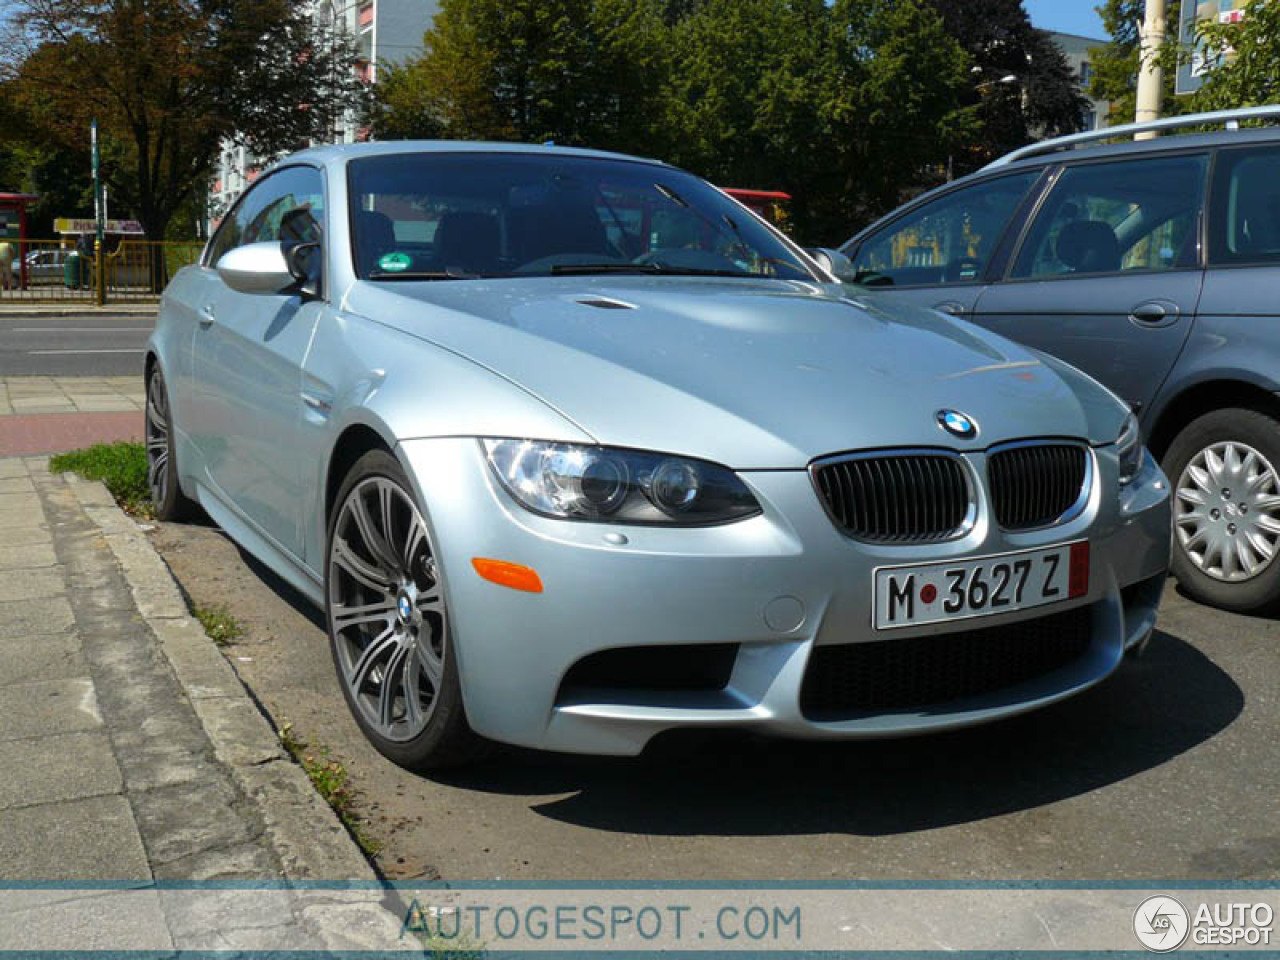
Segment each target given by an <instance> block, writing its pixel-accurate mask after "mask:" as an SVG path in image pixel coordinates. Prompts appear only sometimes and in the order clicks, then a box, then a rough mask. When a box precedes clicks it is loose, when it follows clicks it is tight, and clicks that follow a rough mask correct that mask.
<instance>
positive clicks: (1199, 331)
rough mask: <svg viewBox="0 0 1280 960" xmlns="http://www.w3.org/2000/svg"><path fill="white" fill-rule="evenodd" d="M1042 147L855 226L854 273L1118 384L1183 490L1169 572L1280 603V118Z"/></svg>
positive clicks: (1232, 598)
mask: <svg viewBox="0 0 1280 960" xmlns="http://www.w3.org/2000/svg"><path fill="white" fill-rule="evenodd" d="M1277 117H1280V107H1264V108H1257V109H1252V110H1239V111H1225V112H1221V113H1215V114H1208V115H1199V116H1187V117H1181V118H1174V119H1172V120H1165V121H1160V122H1158V123H1157V124H1156V125H1154V127H1153V125H1145V126H1138V125H1131V126H1126V127H1117V128H1112V129H1110V130H1106V131H1105V132H1099V131H1095V132H1093V133H1088V134H1079V135H1076V136H1072V137H1065V138H1061V139H1059V140H1051V141H1047V142H1044V143H1039V144H1034V145H1032V146H1030V147H1027V148H1024V149H1023V150H1020V151H1017V152H1015V153H1013V154H1011V155H1010V156H1008V157H1006V158H1003V159H1001V160H999V161H997V162H996V163H994V164H992V165H990V166H989V167H987V168H986V169H984V170H982V171H980V172H978V173H976V174H974V175H973V176H970V177H967V178H965V179H963V180H958V181H956V182H954V183H949V184H947V185H945V186H944V187H941V188H939V189H937V190H935V191H933V192H932V193H929V194H926V195H925V196H922V197H920V198H919V199H918V200H916V201H915V202H913V203H910V204H908V205H906V206H904V207H903V208H901V209H899V210H897V211H895V212H893V213H891V214H889V215H888V216H887V217H884V218H883V219H882V220H880V221H878V222H877V223H874V224H872V225H871V226H869V227H867V228H866V229H865V230H863V231H861V232H860V233H859V234H858V235H857V236H855V237H854V238H853V239H852V240H850V241H849V242H848V243H847V244H846V245H845V246H844V247H843V248H842V252H843V253H844V254H845V255H846V256H847V257H848V258H849V260H850V261H852V265H851V267H849V268H847V269H849V270H851V274H850V279H855V280H857V281H859V282H862V283H865V284H870V285H874V286H875V288H876V289H877V290H881V291H885V292H886V293H887V294H888V296H889V297H890V298H891V299H893V300H895V301H897V302H901V303H914V304H919V305H922V306H928V307H933V308H935V309H937V310H942V311H944V312H946V313H949V314H952V315H954V316H957V317H963V318H965V319H967V320H971V321H973V322H974V323H976V324H979V325H981V326H983V327H986V328H988V329H990V330H993V331H995V332H997V333H1001V334H1003V335H1005V336H1008V337H1010V338H1012V339H1014V340H1018V341H1020V342H1022V343H1024V344H1027V345H1029V346H1032V347H1035V348H1038V349H1040V350H1044V351H1046V352H1048V353H1051V354H1053V355H1054V356H1057V357H1060V358H1061V359H1063V360H1066V361H1067V362H1069V363H1071V364H1073V365H1075V366H1077V367H1079V368H1080V369H1082V370H1084V371H1086V372H1087V373H1089V374H1091V375H1093V376H1094V377H1096V378H1097V379H1098V380H1100V381H1101V382H1102V383H1104V384H1106V385H1107V386H1109V387H1110V388H1111V389H1112V390H1114V391H1115V392H1116V393H1117V394H1118V395H1119V396H1121V397H1122V398H1123V399H1124V400H1125V401H1126V402H1127V403H1128V404H1130V406H1131V407H1132V409H1133V410H1134V411H1136V412H1137V413H1138V415H1139V417H1140V419H1141V423H1142V427H1143V431H1144V434H1145V436H1146V437H1147V438H1148V441H1149V443H1150V446H1151V449H1152V450H1153V452H1154V453H1155V454H1156V456H1157V457H1159V459H1160V461H1161V463H1162V464H1163V466H1164V468H1165V471H1166V472H1167V473H1168V475H1169V476H1170V478H1171V479H1172V480H1173V482H1174V485H1175V488H1176V499H1175V506H1174V530H1175V535H1174V541H1175V545H1176V549H1175V552H1174V557H1173V569H1174V572H1175V573H1176V574H1177V576H1178V580H1179V582H1180V583H1181V584H1182V586H1183V587H1184V588H1185V589H1186V590H1187V591H1188V592H1189V593H1191V594H1192V595H1193V596H1195V597H1197V598H1198V599H1200V600H1203V601H1205V602H1207V603H1211V604H1215V605H1217V606H1221V607H1225V608H1227V609H1232V610H1238V611H1256V610H1264V609H1273V608H1275V607H1276V606H1277V605H1278V603H1280V562H1276V555H1277V553H1280V472H1278V471H1280V323H1277V320H1278V319H1280V129H1278V128H1275V127H1264V128H1253V129H1240V130H1223V131H1220V132H1212V133H1200V134H1193V135H1185V136H1170V137H1162V138H1160V139H1148V140H1140V141H1136V142H1135V141H1128V142H1123V143H1108V144H1104V145H1098V144H1097V143H1096V141H1097V140H1099V139H1101V138H1104V137H1105V138H1114V137H1121V136H1126V135H1131V134H1133V133H1135V132H1138V131H1140V130H1150V129H1165V128H1172V127H1174V126H1184V125H1185V126H1191V127H1195V126H1202V125H1204V124H1215V123H1216V124H1220V123H1222V122H1224V121H1241V120H1260V119H1275V118H1277Z"/></svg>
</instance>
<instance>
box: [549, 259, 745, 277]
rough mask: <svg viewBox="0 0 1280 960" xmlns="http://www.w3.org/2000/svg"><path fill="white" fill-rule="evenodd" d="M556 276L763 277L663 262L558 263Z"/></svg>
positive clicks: (742, 272)
mask: <svg viewBox="0 0 1280 960" xmlns="http://www.w3.org/2000/svg"><path fill="white" fill-rule="evenodd" d="M551 273H552V274H553V275H556V276H570V277H571V276H587V275H590V274H593V273H643V274H647V275H649V276H654V277H664V276H665V277H757V278H758V277H763V276H764V274H761V273H751V272H749V271H746V270H716V269H715V268H714V267H669V266H666V265H665V264H661V263H558V264H556V265H555V266H554V267H552V268H551Z"/></svg>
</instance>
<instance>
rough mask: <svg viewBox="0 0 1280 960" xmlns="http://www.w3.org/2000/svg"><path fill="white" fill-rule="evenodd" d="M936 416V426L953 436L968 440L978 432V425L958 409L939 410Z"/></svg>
mask: <svg viewBox="0 0 1280 960" xmlns="http://www.w3.org/2000/svg"><path fill="white" fill-rule="evenodd" d="M936 416H937V418H938V426H940V427H942V429H943V430H945V431H947V433H949V434H951V435H952V436H953V437H960V438H961V439H964V440H968V439H969V438H970V437H974V436H977V434H978V425H977V424H976V423H974V422H973V421H972V420H970V419H969V418H968V417H966V416H965V415H964V414H963V413H961V412H960V411H958V410H939V411H938V412H937V414H936Z"/></svg>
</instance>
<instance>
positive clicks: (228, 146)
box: [209, 0, 440, 221]
mask: <svg viewBox="0 0 1280 960" xmlns="http://www.w3.org/2000/svg"><path fill="white" fill-rule="evenodd" d="M310 6H311V8H312V16H314V17H315V20H316V23H317V25H319V26H321V27H324V28H331V29H337V30H343V31H345V32H347V33H348V34H349V35H352V36H355V37H356V38H357V43H358V47H359V51H360V59H359V61H358V62H357V65H356V69H357V70H358V71H359V72H360V76H361V78H362V79H364V80H365V81H366V82H367V83H377V82H378V70H379V68H380V67H381V66H383V65H385V64H389V63H390V64H398V63H403V62H404V61H405V60H407V59H409V58H410V57H412V56H414V55H415V54H417V53H419V52H420V51H421V50H422V35H423V34H424V33H426V31H427V29H428V28H429V27H430V26H431V21H432V20H433V19H434V18H435V15H436V12H437V11H438V10H439V8H440V4H439V0H311V3H310ZM361 134H362V131H361V129H360V127H359V125H358V123H357V121H356V118H354V117H346V118H343V119H342V120H340V121H339V122H338V123H337V124H336V125H335V127H334V129H333V130H332V131H330V133H329V136H328V137H326V138H325V139H324V140H323V141H319V140H317V141H314V142H316V143H320V142H324V143H354V142H355V141H356V140H359V139H360V138H361ZM273 159H275V158H273V157H258V156H255V155H254V154H253V153H251V152H250V151H249V150H247V149H246V148H245V147H243V146H241V145H238V144H236V143H234V142H232V141H226V142H224V143H223V144H222V150H221V152H220V154H219V156H218V165H217V172H216V173H215V174H214V179H213V183H212V184H211V186H210V191H209V214H210V218H211V219H212V220H215V221H216V220H217V219H218V218H220V217H221V216H222V214H223V213H224V212H225V211H226V209H227V208H228V207H229V206H230V205H231V204H232V203H233V202H234V201H235V198H236V197H238V196H239V195H240V193H241V191H243V190H244V188H245V187H247V186H248V185H249V184H250V183H252V182H253V180H254V178H255V177H256V176H257V175H258V174H259V173H260V172H261V171H262V169H263V168H264V167H266V166H269V165H270V163H271V161H272V160H273Z"/></svg>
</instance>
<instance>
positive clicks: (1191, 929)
mask: <svg viewBox="0 0 1280 960" xmlns="http://www.w3.org/2000/svg"><path fill="white" fill-rule="evenodd" d="M1274 921H1275V910H1274V909H1273V908H1272V906H1271V905H1270V904H1268V903H1212V904H1210V903H1201V904H1199V905H1198V906H1197V907H1196V910H1195V913H1194V914H1192V913H1191V912H1189V911H1188V910H1187V908H1186V907H1184V906H1183V905H1182V903H1181V902H1180V901H1178V900H1177V899H1175V898H1174V897H1170V896H1165V895H1158V896H1154V897H1148V898H1147V899H1146V900H1143V901H1142V903H1140V904H1139V905H1138V909H1137V910H1135V911H1134V914H1133V932H1134V934H1135V935H1136V936H1137V938H1138V940H1139V942H1140V943H1141V944H1142V945H1143V946H1144V947H1146V948H1147V949H1148V950H1150V951H1152V952H1153V953H1168V952H1170V951H1172V950H1176V949H1178V947H1180V946H1182V945H1183V944H1184V943H1185V942H1186V941H1187V940H1188V939H1190V941H1191V942H1192V943H1194V944H1196V945H1197V946H1240V945H1247V946H1266V945H1269V944H1270V943H1271V930H1272V925H1273V923H1274Z"/></svg>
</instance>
